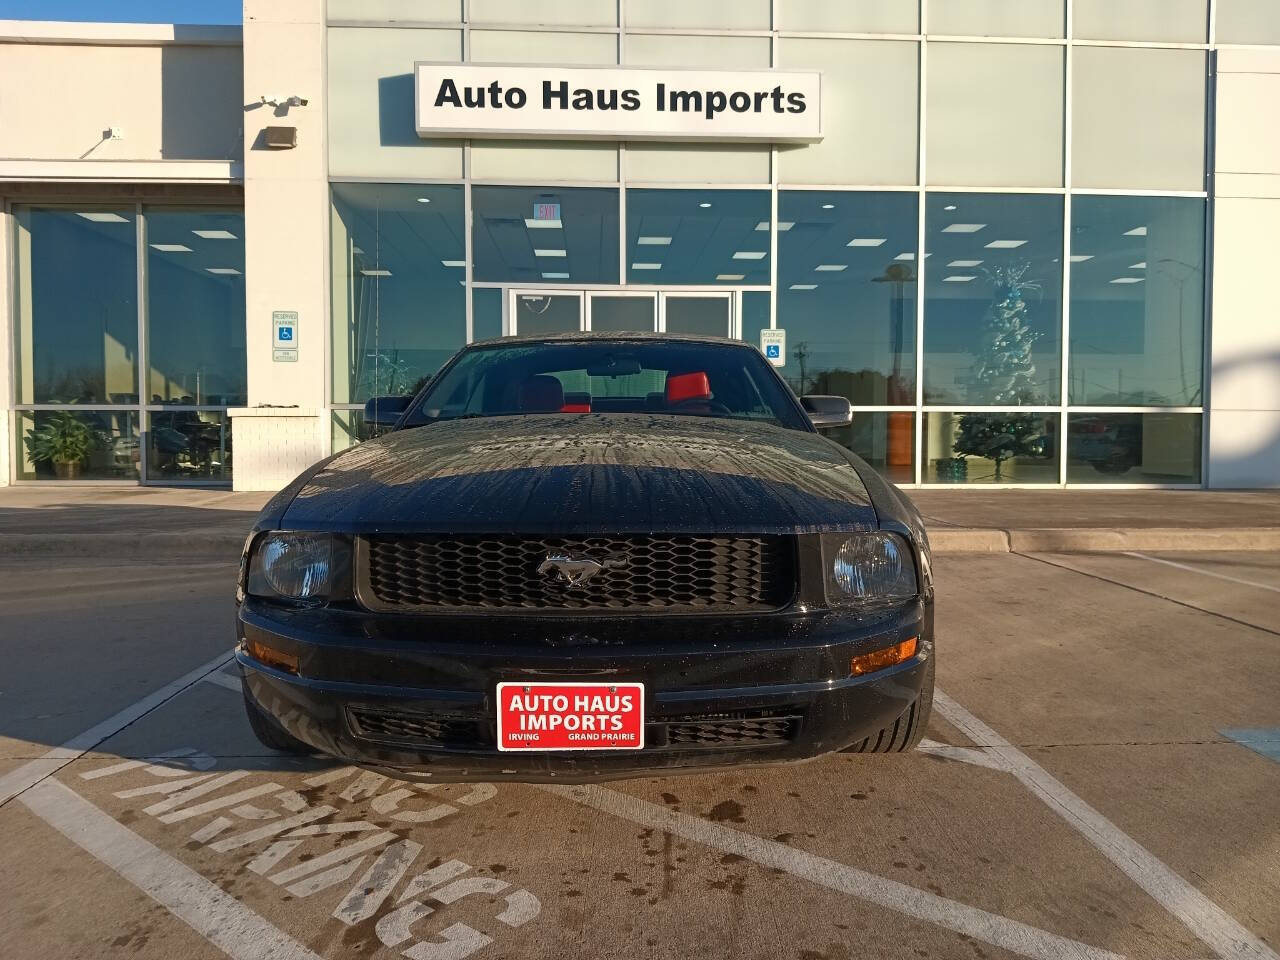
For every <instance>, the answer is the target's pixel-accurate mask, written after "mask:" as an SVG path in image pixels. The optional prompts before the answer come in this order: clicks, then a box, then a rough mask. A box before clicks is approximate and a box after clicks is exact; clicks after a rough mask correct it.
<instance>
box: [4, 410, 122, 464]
mask: <svg viewBox="0 0 1280 960" xmlns="http://www.w3.org/2000/svg"><path fill="white" fill-rule="evenodd" d="M18 438H19V440H18V444H17V450H16V451H15V454H16V462H17V471H16V472H17V477H18V479H19V480H137V479H138V463H139V459H140V458H139V447H138V414H137V413H136V412H134V411H132V410H75V411H71V410H19V411H18Z"/></svg>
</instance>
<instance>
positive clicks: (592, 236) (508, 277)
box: [459, 186, 619, 285]
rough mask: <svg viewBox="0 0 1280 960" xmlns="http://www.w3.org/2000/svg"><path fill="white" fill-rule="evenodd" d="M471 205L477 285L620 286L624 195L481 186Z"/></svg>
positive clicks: (595, 190)
mask: <svg viewBox="0 0 1280 960" xmlns="http://www.w3.org/2000/svg"><path fill="white" fill-rule="evenodd" d="M471 206H472V250H473V253H474V255H475V265H474V266H473V268H472V275H473V277H474V278H475V279H476V280H482V281H498V282H514V283H559V284H561V285H564V284H569V283H574V284H579V283H617V282H618V230H619V226H618V191H617V190H605V189H599V190H597V189H591V188H584V189H575V188H571V187H570V188H566V189H563V190H546V189H542V188H538V187H479V186H478V187H473V188H472V190H471ZM557 207H558V208H559V210H558V216H557V215H556V214H557V210H556V208H557ZM459 236H461V233H459Z"/></svg>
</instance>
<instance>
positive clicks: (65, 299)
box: [12, 202, 248, 483]
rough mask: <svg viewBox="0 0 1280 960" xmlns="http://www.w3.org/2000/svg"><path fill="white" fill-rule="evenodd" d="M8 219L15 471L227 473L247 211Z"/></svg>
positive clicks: (48, 213) (62, 476) (116, 475)
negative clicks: (10, 226)
mask: <svg viewBox="0 0 1280 960" xmlns="http://www.w3.org/2000/svg"><path fill="white" fill-rule="evenodd" d="M13 223H14V232H13V234H12V240H13V252H14V256H13V274H12V276H13V281H14V283H13V308H14V309H13V316H14V319H15V322H14V324H13V334H14V339H13V354H12V355H13V373H14V385H15V398H14V399H15V400H16V404H15V406H16V408H17V412H16V417H15V421H14V422H15V426H16V429H15V430H14V431H13V437H14V448H13V451H12V452H13V463H14V471H13V473H14V478H15V479H17V480H95V481H134V482H136V481H138V480H148V481H157V482H163V483H173V482H187V481H191V482H212V483H226V482H229V481H230V479H231V467H232V455H231V432H230V427H229V421H228V418H227V416H226V410H227V408H228V407H229V406H235V405H239V404H243V403H245V402H246V398H247V393H248V390H247V382H246V381H247V377H246V369H245V366H246V358H245V292H244V276H245V270H246V265H245V248H244V213H243V211H242V210H240V209H233V208H227V207H218V206H209V205H204V206H169V205H150V204H139V203H136V202H134V203H130V204H127V205H122V204H114V205H93V204H76V205H74V206H72V205H47V206H36V205H18V206H15V207H14V210H13ZM140 291H141V297H140V296H139V292H140Z"/></svg>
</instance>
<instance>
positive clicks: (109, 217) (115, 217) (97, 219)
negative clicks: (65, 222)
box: [76, 213, 129, 223]
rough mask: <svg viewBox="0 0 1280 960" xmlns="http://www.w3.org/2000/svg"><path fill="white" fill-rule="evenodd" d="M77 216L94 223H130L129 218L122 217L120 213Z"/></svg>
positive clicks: (80, 214)
mask: <svg viewBox="0 0 1280 960" xmlns="http://www.w3.org/2000/svg"><path fill="white" fill-rule="evenodd" d="M76 216H79V217H84V218H85V219H86V220H92V221H93V222H94V223H128V222H129V220H128V218H127V217H122V216H120V214H118V213H79V214H76Z"/></svg>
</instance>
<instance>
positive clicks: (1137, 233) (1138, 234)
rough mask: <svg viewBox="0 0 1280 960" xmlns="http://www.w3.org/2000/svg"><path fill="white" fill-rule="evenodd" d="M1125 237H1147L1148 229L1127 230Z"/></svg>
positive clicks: (1135, 228)
mask: <svg viewBox="0 0 1280 960" xmlns="http://www.w3.org/2000/svg"><path fill="white" fill-rule="evenodd" d="M1124 235H1125V236H1126V237H1145V236H1146V235H1147V228H1146V227H1134V228H1133V229H1132V230H1126V231H1125V232H1124Z"/></svg>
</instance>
